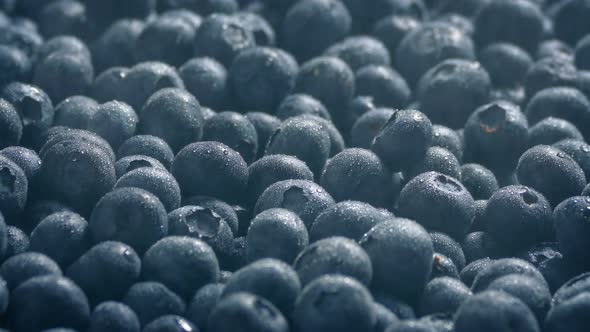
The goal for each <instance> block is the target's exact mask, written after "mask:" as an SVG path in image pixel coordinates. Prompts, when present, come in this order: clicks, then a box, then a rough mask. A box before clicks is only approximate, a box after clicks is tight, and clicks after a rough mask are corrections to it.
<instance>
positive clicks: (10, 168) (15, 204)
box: [0, 157, 29, 219]
mask: <svg viewBox="0 0 590 332" xmlns="http://www.w3.org/2000/svg"><path fill="white" fill-rule="evenodd" d="M28 185H29V181H28V180H27V176H26V174H25V172H24V171H23V170H22V169H21V168H20V167H19V166H18V165H17V164H16V163H14V162H13V161H11V160H10V159H8V158H5V157H0V193H1V195H0V210H1V211H2V214H3V215H4V217H5V218H7V219H11V218H13V217H16V216H17V215H18V214H20V213H21V212H22V211H23V210H24V208H25V204H26V202H27V196H28Z"/></svg>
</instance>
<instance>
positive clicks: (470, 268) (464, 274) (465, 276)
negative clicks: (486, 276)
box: [459, 258, 492, 287]
mask: <svg viewBox="0 0 590 332" xmlns="http://www.w3.org/2000/svg"><path fill="white" fill-rule="evenodd" d="M491 263H492V260H490V259H489V258H482V259H478V260H474V261H472V262H471V263H469V264H467V266H465V267H464V268H463V270H461V273H460V275H459V276H460V277H461V281H462V282H463V283H464V284H465V285H467V286H468V287H471V285H472V284H473V280H475V277H476V276H477V275H478V274H479V272H480V271H481V270H484V269H486V268H487V267H488V266H489V265H490V264H491Z"/></svg>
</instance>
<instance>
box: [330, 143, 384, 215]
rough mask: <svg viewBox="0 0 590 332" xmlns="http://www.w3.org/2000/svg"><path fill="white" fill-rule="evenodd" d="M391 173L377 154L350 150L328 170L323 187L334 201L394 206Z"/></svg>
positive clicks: (331, 160)
mask: <svg viewBox="0 0 590 332" xmlns="http://www.w3.org/2000/svg"><path fill="white" fill-rule="evenodd" d="M390 176H391V175H390V171H389V170H388V169H387V167H386V166H385V165H384V164H383V163H382V162H381V160H380V159H379V157H377V155H376V154H375V153H373V152H372V151H369V150H365V149H358V148H353V149H346V150H344V151H342V152H340V153H338V154H337V155H335V156H334V157H332V158H331V159H330V160H329V161H328V162H327V163H326V166H325V168H324V172H323V173H322V176H321V179H320V184H321V186H322V187H324V188H326V190H327V191H328V192H329V193H330V194H331V195H332V197H333V198H334V200H336V201H338V202H341V201H344V200H359V201H364V202H367V203H369V204H372V205H374V206H378V207H386V206H388V205H389V204H391V201H392V198H391V188H388V186H387V182H388V181H389V178H390ZM381 186H383V189H380V190H375V188H376V187H381Z"/></svg>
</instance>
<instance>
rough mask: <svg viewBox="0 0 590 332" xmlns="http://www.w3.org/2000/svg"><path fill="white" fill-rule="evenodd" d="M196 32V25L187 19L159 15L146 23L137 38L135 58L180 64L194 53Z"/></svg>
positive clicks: (174, 64)
mask: <svg viewBox="0 0 590 332" xmlns="http://www.w3.org/2000/svg"><path fill="white" fill-rule="evenodd" d="M195 34H196V29H195V26H193V25H192V24H190V23H189V22H187V21H185V20H179V19H177V18H173V17H166V16H160V17H157V18H155V19H154V20H152V21H150V22H148V23H147V24H146V25H145V28H144V29H143V30H142V31H141V33H140V34H139V36H138V37H137V39H136V40H135V47H134V54H135V59H136V61H139V62H141V61H162V62H165V63H168V64H170V65H173V66H180V65H182V64H183V63H184V62H185V61H186V60H188V59H189V58H190V57H191V55H192V54H193V40H194V39H195Z"/></svg>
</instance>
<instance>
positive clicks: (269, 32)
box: [235, 11, 276, 46]
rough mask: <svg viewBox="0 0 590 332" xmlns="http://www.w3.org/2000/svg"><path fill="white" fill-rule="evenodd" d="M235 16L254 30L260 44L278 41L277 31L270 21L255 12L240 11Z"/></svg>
mask: <svg viewBox="0 0 590 332" xmlns="http://www.w3.org/2000/svg"><path fill="white" fill-rule="evenodd" d="M235 16H236V17H237V18H238V19H239V20H240V22H242V24H244V26H245V27H246V28H247V29H248V30H250V32H252V35H254V40H255V41H256V45H258V46H273V45H275V43H276V37H275V31H274V29H273V27H272V26H271V25H270V23H269V21H268V20H267V19H266V18H264V17H263V16H262V15H258V14H256V13H253V12H249V11H243V12H238V13H236V14H235Z"/></svg>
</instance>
